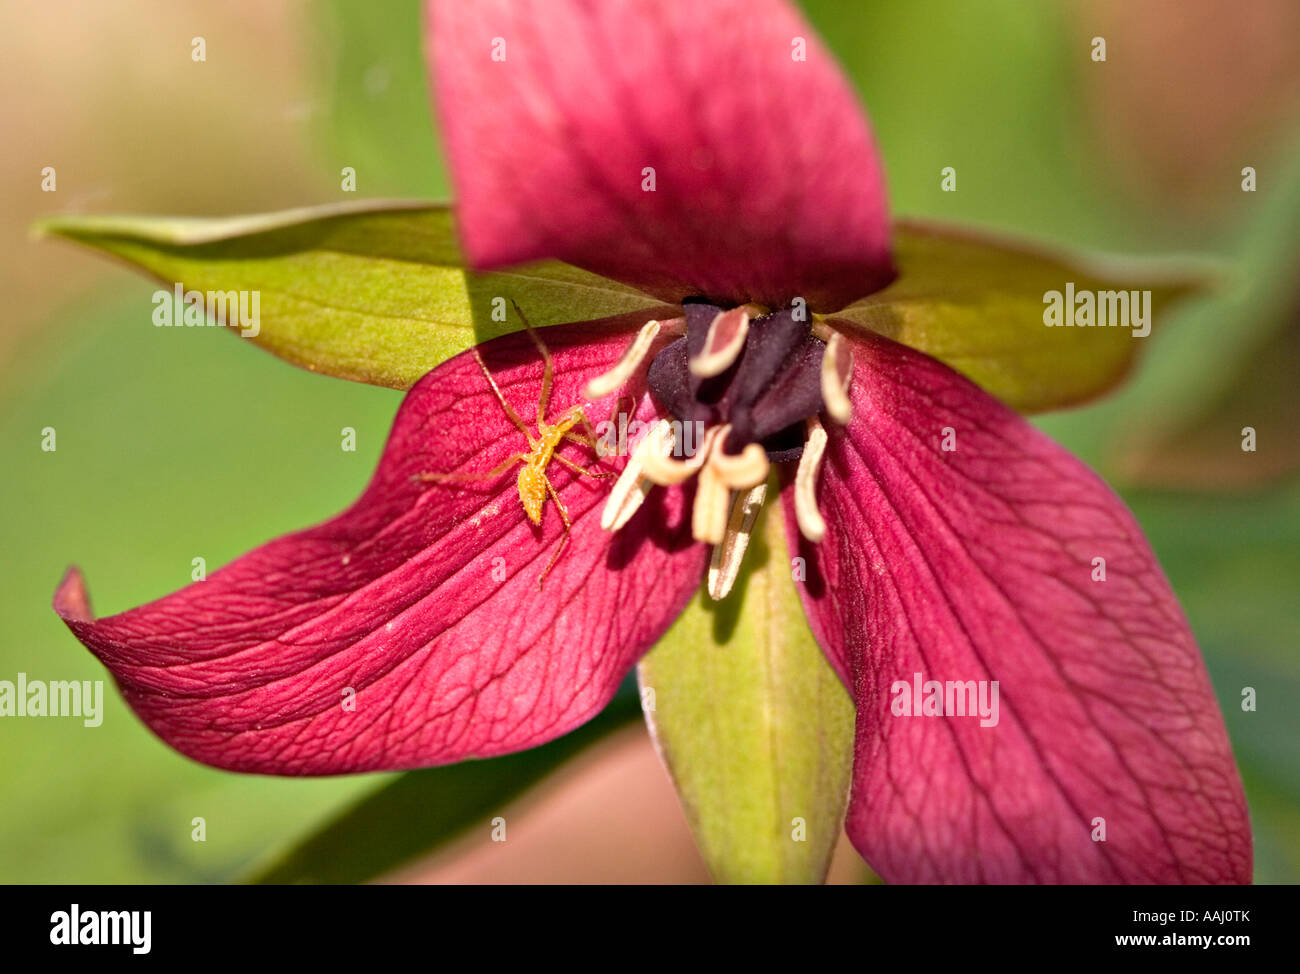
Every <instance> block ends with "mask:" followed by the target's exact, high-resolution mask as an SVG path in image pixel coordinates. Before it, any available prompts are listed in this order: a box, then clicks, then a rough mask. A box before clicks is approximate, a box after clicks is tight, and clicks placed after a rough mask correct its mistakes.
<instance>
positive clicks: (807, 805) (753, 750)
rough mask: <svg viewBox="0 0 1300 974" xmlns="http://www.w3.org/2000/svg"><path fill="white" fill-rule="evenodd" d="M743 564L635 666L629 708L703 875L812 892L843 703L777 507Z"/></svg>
mask: <svg viewBox="0 0 1300 974" xmlns="http://www.w3.org/2000/svg"><path fill="white" fill-rule="evenodd" d="M774 494H775V491H769V495H774ZM745 562H746V563H745V567H744V568H743V569H742V571H741V575H740V578H739V579H738V580H737V582H736V587H735V589H734V590H733V591H732V593H731V595H730V596H729V597H728V598H727V599H725V600H724V601H722V602H712V601H710V600H709V598H708V596H707V595H706V594H704V593H701V594H700V596H699V598H698V599H697V600H696V601H695V602H694V603H692V604H691V606H690V607H689V608H688V609H687V610H686V612H685V613H683V615H682V616H681V618H680V619H678V621H677V623H676V624H675V625H674V626H673V628H672V629H671V630H669V632H668V634H667V635H665V636H664V638H663V639H662V640H661V641H660V642H659V644H658V645H657V646H656V647H655V648H654V650H652V651H651V653H650V655H649V656H647V657H646V659H645V660H644V661H643V662H642V663H641V667H640V678H641V686H642V702H643V704H644V706H645V709H646V717H647V720H648V721H649V723H650V726H651V730H652V732H653V733H654V735H655V738H656V741H657V743H658V746H659V751H660V754H661V755H662V757H663V759H664V763H665V764H666V765H667V766H668V770H669V773H670V774H671V775H672V777H673V781H674V783H675V784H676V786H677V793H678V795H679V796H680V798H681V802H682V806H683V807H684V808H685V810H686V816H687V819H688V820H689V821H690V824H691V829H692V831H693V832H694V834H695V840H696V842H697V844H698V845H699V847H700V851H701V852H702V853H703V854H704V859H705V861H706V862H707V863H708V866H709V870H710V871H711V872H712V874H713V876H714V878H715V879H717V880H718V881H719V882H728V883H819V882H821V881H822V880H824V879H825V877H826V870H827V867H828V866H829V864H830V857H831V853H832V852H833V851H834V848H835V843H836V841H837V840H838V838H839V835H840V831H841V828H842V825H843V819H844V805H845V799H846V797H847V794H848V783H849V770H850V765H851V762H852V753H853V714H854V711H853V704H852V703H851V701H850V700H849V696H848V694H847V692H846V691H845V689H844V686H843V685H842V684H841V683H840V681H839V679H838V677H836V675H835V673H834V671H833V670H832V669H831V668H830V665H829V664H828V663H827V662H826V659H825V657H823V656H822V653H821V650H820V649H819V648H818V646H817V643H816V642H815V641H814V639H813V637H812V633H811V631H810V630H809V628H808V623H807V621H806V620H805V618H804V614H803V607H802V605H801V604H800V602H799V593H798V592H797V590H796V589H795V584H794V582H793V581H792V573H791V566H790V560H789V557H788V555H787V550H786V545H785V536H784V524H783V513H782V510H781V507H780V504H779V503H777V504H772V505H770V506H769V508H768V510H767V511H766V512H765V513H764V515H763V517H762V521H761V523H760V525H759V526H758V528H757V529H756V530H755V532H754V538H753V540H752V543H751V544H750V548H749V551H748V553H747V554H746V555H745ZM652 690H653V694H651V693H650V691H652ZM800 821H802V823H803V836H802V840H800V838H799V833H800Z"/></svg>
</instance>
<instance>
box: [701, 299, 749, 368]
mask: <svg viewBox="0 0 1300 974" xmlns="http://www.w3.org/2000/svg"><path fill="white" fill-rule="evenodd" d="M757 310H758V309H757V308H756V307H755V306H754V305H749V304H746V305H741V306H740V307H739V308H732V309H731V310H730V311H721V312H719V313H718V314H717V316H716V317H715V318H714V319H713V323H712V324H710V325H709V332H708V334H707V335H706V336H705V338H704V348H703V349H701V351H700V354H699V355H697V356H695V358H693V359H691V360H690V363H689V366H690V370H691V374H692V375H694V376H697V377H698V378H701V379H707V378H710V377H712V376H715V375H721V374H722V373H723V372H726V371H727V369H728V368H729V367H730V366H731V363H732V362H734V361H736V356H738V355H739V354H740V350H741V349H742V348H744V347H745V336H746V335H748V334H749V318H750V315H751V314H753V313H754V312H755V311H757Z"/></svg>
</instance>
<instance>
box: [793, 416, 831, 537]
mask: <svg viewBox="0 0 1300 974" xmlns="http://www.w3.org/2000/svg"><path fill="white" fill-rule="evenodd" d="M825 452H826V430H824V429H822V424H821V422H820V421H818V419H817V417H816V416H810V417H809V418H808V439H807V440H806V441H805V442H804V446H803V455H802V456H801V457H799V468H798V469H797V470H796V471H795V475H794V514H795V521H796V522H798V524H799V533H800V534H802V535H803V536H804V537H805V538H807V539H808V540H809V541H811V542H813V543H814V544H816V543H817V542H819V541H821V539H822V538H824V537H826V521H825V520H824V519H823V518H822V515H821V511H819V510H818V509H817V476H818V474H819V473H821V468H822V456H823V455H824V454H825Z"/></svg>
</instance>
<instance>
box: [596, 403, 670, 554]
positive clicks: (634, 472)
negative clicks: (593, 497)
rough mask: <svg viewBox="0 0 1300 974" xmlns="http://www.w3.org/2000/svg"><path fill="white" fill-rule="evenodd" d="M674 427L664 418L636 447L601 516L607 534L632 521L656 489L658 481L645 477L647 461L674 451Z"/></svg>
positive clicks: (615, 483) (601, 523) (602, 525)
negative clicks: (652, 457) (654, 488)
mask: <svg viewBox="0 0 1300 974" xmlns="http://www.w3.org/2000/svg"><path fill="white" fill-rule="evenodd" d="M672 446H673V433H672V424H671V423H670V422H668V420H666V419H661V420H659V422H658V423H657V424H656V425H655V427H654V428H653V429H651V430H650V432H649V433H647V434H646V436H645V439H643V440H642V441H641V442H640V443H638V444H637V446H636V449H635V450H633V451H632V455H631V456H630V457H628V460H627V466H626V467H624V468H623V472H622V473H621V474H619V476H618V480H616V481H614V488H613V489H612V490H611V491H610V492H609V497H608V498H607V499H606V501H605V507H604V509H603V510H602V511H601V513H600V526H601V527H602V528H604V529H605V530H606V531H618V530H619V529H621V528H622V527H623V525H625V524H627V522H628V521H630V520H631V519H632V515H633V514H635V513H636V512H637V510H638V509H639V508H640V507H641V505H642V504H643V503H644V502H645V499H646V495H648V494H649V493H650V491H651V489H652V488H653V487H654V486H655V482H654V481H653V480H651V479H650V478H649V477H647V476H645V474H644V471H645V462H646V459H647V458H648V457H650V456H661V455H663V454H666V453H667V452H669V451H670V450H671V449H672Z"/></svg>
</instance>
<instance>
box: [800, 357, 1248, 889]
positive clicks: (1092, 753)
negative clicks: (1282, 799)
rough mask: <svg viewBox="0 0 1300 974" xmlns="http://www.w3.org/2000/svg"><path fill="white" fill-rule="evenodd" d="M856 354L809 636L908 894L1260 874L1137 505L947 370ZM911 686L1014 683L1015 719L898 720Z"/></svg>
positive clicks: (829, 489) (1194, 661)
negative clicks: (1101, 569)
mask: <svg viewBox="0 0 1300 974" xmlns="http://www.w3.org/2000/svg"><path fill="white" fill-rule="evenodd" d="M854 355H855V359H856V362H857V368H858V370H859V371H858V374H857V376H856V378H855V381H854V383H853V389H852V398H853V418H852V420H851V421H850V423H849V425H848V427H847V428H846V429H845V430H844V431H839V430H832V431H831V434H830V436H831V440H830V444H829V447H828V450H827V463H826V467H825V471H824V472H825V485H824V487H823V489H822V491H821V498H820V500H821V507H822V513H823V515H824V516H825V518H826V522H827V525H828V531H827V535H826V539H825V540H824V541H823V542H822V543H821V545H820V546H815V545H810V544H807V543H804V544H802V546H801V553H802V554H803V555H804V556H805V557H806V558H807V559H808V565H809V580H808V582H807V584H806V586H805V591H804V605H805V608H806V609H807V612H808V616H809V619H810V621H811V623H812V626H813V630H814V632H815V633H816V634H817V637H818V639H819V640H820V642H821V644H822V645H823V646H824V647H825V648H826V649H827V651H828V655H829V656H830V657H831V659H832V661H833V662H835V663H836V665H837V666H838V668H839V669H840V672H841V675H844V676H846V677H847V678H848V679H847V680H846V682H847V683H848V685H849V686H850V689H851V690H853V691H854V694H855V697H856V700H857V703H858V732H857V746H856V765H855V769H854V789H853V797H852V801H851V805H850V809H849V816H848V823H847V828H848V832H849V835H850V837H851V838H852V839H853V841H854V843H855V845H856V846H857V847H858V850H859V851H860V852H861V853H862V854H863V856H864V857H865V858H866V859H867V861H868V862H870V863H871V865H872V866H873V867H874V868H875V869H876V870H877V871H878V872H879V873H880V874H881V875H882V876H883V877H884V878H885V879H886V880H889V881H891V882H960V883H967V882H988V883H1021V882H1064V883H1102V882H1133V883H1183V882H1248V881H1249V880H1250V877H1251V836H1250V826H1249V822H1248V820H1247V812H1246V804H1245V798H1244V796H1243V794H1242V788H1241V782H1240V779H1239V777H1238V774H1237V769H1236V765H1235V764H1234V762H1233V757H1232V751H1231V749H1230V747H1229V743H1228V738H1227V734H1226V732H1225V730H1224V727H1223V719H1222V717H1221V715H1220V713H1219V708H1218V705H1217V704H1216V702H1215V698H1214V693H1213V690H1212V689H1211V687H1210V681H1209V678H1208V677H1207V675H1206V672H1205V668H1204V665H1203V663H1202V661H1201V657H1200V653H1199V652H1198V650H1197V647H1196V643H1195V641H1194V639H1193V637H1192V633H1191V631H1190V630H1189V628H1188V625H1187V620H1186V618H1185V617H1184V616H1183V613H1182V610H1181V609H1180V608H1179V606H1178V603H1177V601H1176V600H1175V598H1174V595H1173V593H1172V592H1171V591H1170V588H1169V583H1168V582H1167V581H1166V579H1165V577H1164V574H1163V573H1162V572H1161V570H1160V566H1159V565H1158V564H1157V563H1156V560H1155V557H1154V555H1153V554H1152V553H1151V550H1150V548H1149V547H1148V545H1147V543H1146V540H1145V539H1144V538H1143V536H1142V533H1141V530H1140V529H1139V527H1138V525H1137V523H1136V522H1135V521H1134V519H1133V517H1132V515H1131V514H1130V513H1129V512H1128V510H1127V509H1126V508H1125V507H1124V505H1123V503H1122V502H1121V501H1120V500H1119V499H1118V498H1117V497H1116V496H1115V495H1114V494H1113V493H1112V492H1111V491H1110V489H1109V488H1107V487H1106V485H1105V484H1104V483H1102V482H1101V480H1099V479H1098V478H1097V477H1096V475H1095V474H1093V473H1092V472H1091V471H1090V470H1088V469H1087V468H1086V467H1085V466H1084V465H1083V464H1081V463H1080V462H1079V461H1078V460H1076V459H1075V458H1074V457H1072V456H1070V455H1069V454H1068V453H1066V452H1065V451H1064V450H1062V449H1061V448H1060V447H1058V446H1057V445H1056V444H1054V443H1053V442H1052V441H1051V440H1050V439H1048V438H1047V437H1046V436H1044V435H1043V434H1042V433H1040V432H1039V431H1037V430H1035V429H1034V428H1033V427H1031V426H1030V425H1029V424H1027V423H1026V422H1025V421H1024V420H1023V419H1021V418H1020V417H1019V416H1017V415H1016V414H1015V413H1013V412H1012V411H1010V410H1009V409H1007V408H1006V407H1004V406H1002V405H1001V404H1000V403H998V402H997V401H995V400H994V399H993V398H991V397H990V396H988V395H987V394H986V393H984V392H983V391H981V390H980V389H979V388H977V387H976V386H974V385H973V384H971V383H970V382H968V381H967V380H966V379H964V378H962V377H961V376H959V375H957V373H955V372H953V371H952V370H950V369H949V368H947V367H946V366H944V365H942V364H940V363H939V362H937V361H935V360H934V359H930V358H927V357H925V356H923V355H921V354H919V353H917V352H914V351H912V350H910V349H907V348H905V347H904V346H902V345H897V344H894V343H892V342H889V341H887V340H885V339H880V338H868V339H866V340H864V341H861V342H856V343H855V349H854ZM945 427H951V429H952V430H953V431H954V433H955V442H956V450H955V451H953V452H945V451H944V450H943V449H942V440H943V437H944V434H945V429H944V428H945ZM789 523H791V524H793V523H794V518H793V517H791V518H789ZM1098 557H1101V558H1105V571H1106V580H1105V581H1093V580H1092V578H1093V571H1094V564H1093V559H1094V558H1098ZM917 673H920V674H922V677H921V678H922V680H935V681H941V682H947V681H963V682H964V681H968V680H975V681H993V680H996V681H999V720H998V723H997V724H996V725H995V726H989V727H985V726H981V720H980V718H979V717H963V716H950V717H943V716H896V715H895V713H894V712H892V710H891V705H892V704H893V703H894V702H895V701H896V700H897V701H898V702H899V706H900V709H901V706H902V696H903V695H902V692H901V691H900V692H899V693H898V694H897V695H896V694H895V693H894V692H893V688H894V683H895V681H905V682H906V683H908V684H911V683H912V682H913V680H914V674H917ZM990 702H991V698H990ZM1099 818H1100V819H1104V820H1105V837H1106V838H1105V841H1104V842H1100V841H1093V839H1092V834H1093V831H1094V828H1095V827H1096V823H1095V821H1094V820H1096V819H1099Z"/></svg>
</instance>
